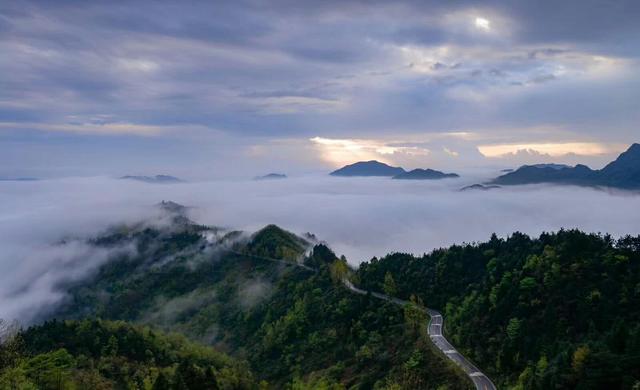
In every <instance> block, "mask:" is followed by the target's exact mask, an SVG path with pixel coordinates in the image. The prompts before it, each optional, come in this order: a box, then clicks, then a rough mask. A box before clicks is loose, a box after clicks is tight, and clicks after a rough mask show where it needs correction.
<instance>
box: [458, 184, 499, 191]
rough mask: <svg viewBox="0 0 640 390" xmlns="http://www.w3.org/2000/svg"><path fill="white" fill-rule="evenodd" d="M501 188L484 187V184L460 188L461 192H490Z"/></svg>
mask: <svg viewBox="0 0 640 390" xmlns="http://www.w3.org/2000/svg"><path fill="white" fill-rule="evenodd" d="M498 188H500V186H497V185H491V184H490V185H484V184H472V185H470V186H466V187H462V188H460V191H489V190H494V189H498Z"/></svg>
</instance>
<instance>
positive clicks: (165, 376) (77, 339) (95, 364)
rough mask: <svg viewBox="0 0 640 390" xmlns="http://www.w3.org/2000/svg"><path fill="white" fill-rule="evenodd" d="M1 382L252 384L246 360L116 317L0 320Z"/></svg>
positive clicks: (39, 385) (29, 385)
mask: <svg viewBox="0 0 640 390" xmlns="http://www.w3.org/2000/svg"><path fill="white" fill-rule="evenodd" d="M4 330H5V332H3V334H2V336H3V343H2V344H1V345H0V369H1V371H0V388H1V389H19V390H27V389H113V388H117V389H158V390H160V389H257V388H258V387H259V384H258V383H256V381H255V380H254V379H253V376H252V374H251V373H250V372H249V369H248V367H247V366H246V364H242V363H239V362H237V361H235V360H233V359H231V358H229V357H228V356H226V355H223V354H221V353H218V352H216V351H214V350H213V349H212V348H210V347H205V346H202V345H197V344H194V343H192V342H189V341H187V340H186V338H185V337H184V336H181V335H177V334H173V335H165V334H162V333H158V332H156V331H153V330H151V329H149V328H144V327H139V326H132V325H128V324H126V323H123V322H106V321H98V320H83V321H55V320H54V321H48V322H46V323H44V324H42V325H40V326H36V327H32V328H29V329H27V330H24V331H22V332H18V333H13V332H7V330H10V329H8V328H6V327H5V328H4Z"/></svg>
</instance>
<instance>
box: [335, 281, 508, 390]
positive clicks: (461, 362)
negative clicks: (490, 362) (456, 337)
mask: <svg viewBox="0 0 640 390" xmlns="http://www.w3.org/2000/svg"><path fill="white" fill-rule="evenodd" d="M344 284H345V286H347V288H348V289H349V290H351V291H353V292H355V293H357V294H367V293H368V292H367V291H365V290H362V289H359V288H357V287H356V286H354V285H353V284H352V283H351V282H350V281H348V280H345V281H344ZM371 295H372V296H374V297H376V298H378V299H383V300H385V301H388V302H391V303H395V304H397V305H401V306H403V305H406V304H407V303H409V302H407V301H403V300H402V299H398V298H394V297H390V296H388V295H384V294H380V293H377V292H371ZM426 310H427V314H429V317H431V320H430V321H429V325H428V328H427V330H428V333H429V337H430V338H431V341H432V342H433V344H434V345H435V346H436V347H437V348H438V349H439V350H440V351H442V353H444V354H445V356H446V357H448V358H449V359H450V360H452V361H453V362H454V363H456V364H457V365H458V366H459V367H460V368H461V369H462V370H463V371H464V372H465V374H467V375H468V376H469V378H470V379H471V380H472V381H473V384H474V385H475V386H476V389H477V390H497V389H496V386H495V385H494V384H493V382H491V379H489V378H488V377H487V376H486V375H485V374H483V373H482V371H480V370H479V369H478V367H476V366H474V365H473V364H472V363H471V362H470V361H469V360H467V359H466V358H465V357H464V356H462V354H461V353H460V352H458V351H457V350H456V349H455V348H454V347H453V345H451V343H449V341H447V339H446V338H445V337H444V335H443V334H442V327H443V326H444V317H443V316H442V314H441V313H440V312H439V311H437V310H433V309H426Z"/></svg>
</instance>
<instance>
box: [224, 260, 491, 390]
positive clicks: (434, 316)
mask: <svg viewBox="0 0 640 390" xmlns="http://www.w3.org/2000/svg"><path fill="white" fill-rule="evenodd" d="M226 251H227V252H231V253H234V254H237V255H241V256H247V257H253V258H256V259H262V260H268V261H272V262H278V263H283V264H285V265H289V266H294V267H299V268H303V269H305V270H307V271H311V272H317V270H315V269H314V268H311V267H308V266H306V265H304V264H301V263H297V262H291V261H287V260H283V259H274V258H270V257H263V256H257V255H251V254H247V253H242V252H238V251H234V250H231V249H226ZM343 282H344V285H345V286H346V287H347V288H348V289H349V290H351V291H352V292H354V293H356V294H363V295H366V294H368V293H371V296H373V297H376V298H378V299H382V300H384V301H387V302H391V303H394V304H396V305H400V306H404V305H406V304H408V303H409V302H408V301H404V300H402V299H398V298H394V297H391V296H388V295H385V294H381V293H378V292H374V291H365V290H362V289H359V288H357V287H356V286H354V285H353V283H351V282H350V281H349V280H347V279H343ZM426 312H427V314H428V315H429V317H430V320H429V324H428V325H427V332H428V334H429V337H430V338H431V341H432V342H433V344H434V345H435V346H436V347H437V348H438V349H439V350H440V351H442V353H444V355H445V356H446V357H448V358H449V359H450V360H452V361H453V362H454V363H456V364H457V365H458V367H460V368H461V369H462V370H463V371H464V372H465V374H467V376H468V377H469V378H470V379H471V381H472V382H473V384H474V385H475V386H476V389H477V390H497V388H496V386H495V385H494V384H493V382H491V379H489V377H487V376H486V375H485V374H484V373H483V372H482V371H480V370H479V369H478V367H476V366H475V365H473V363H471V362H470V361H469V360H467V358H465V357H464V356H463V355H462V354H461V353H460V352H458V350H456V349H455V348H454V347H453V345H451V343H449V341H448V340H447V339H446V338H445V337H444V335H443V334H442V328H443V327H444V317H443V316H442V314H441V313H440V312H439V311H437V310H433V309H429V308H426Z"/></svg>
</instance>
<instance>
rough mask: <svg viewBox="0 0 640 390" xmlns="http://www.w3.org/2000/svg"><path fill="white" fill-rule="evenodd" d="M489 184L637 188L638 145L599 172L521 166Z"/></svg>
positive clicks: (580, 167)
mask: <svg viewBox="0 0 640 390" xmlns="http://www.w3.org/2000/svg"><path fill="white" fill-rule="evenodd" d="M491 183H492V184H502V185H518V184H539V183H557V184H572V185H580V186H603V187H612V188H621V189H640V144H637V143H635V144H633V145H631V147H629V149H628V150H627V151H625V152H624V153H622V154H621V155H620V156H619V157H618V158H617V159H616V160H615V161H612V162H611V163H609V164H608V165H607V166H606V167H604V168H603V169H600V170H593V169H591V168H589V167H588V166H586V165H582V164H578V165H576V166H575V167H562V166H560V165H556V164H553V165H549V164H545V165H540V166H535V165H524V166H522V167H520V168H518V169H517V170H515V171H513V172H510V173H507V174H505V175H502V176H500V177H498V178H496V179H494V180H493V181H491Z"/></svg>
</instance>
